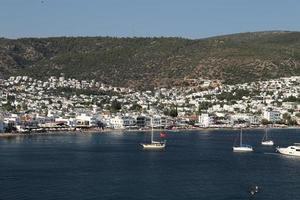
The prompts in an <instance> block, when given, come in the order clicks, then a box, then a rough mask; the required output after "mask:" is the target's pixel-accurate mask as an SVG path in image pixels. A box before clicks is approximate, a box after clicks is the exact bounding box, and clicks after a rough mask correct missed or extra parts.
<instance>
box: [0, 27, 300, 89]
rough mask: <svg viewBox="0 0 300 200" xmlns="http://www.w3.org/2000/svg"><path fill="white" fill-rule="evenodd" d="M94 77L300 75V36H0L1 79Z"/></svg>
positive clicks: (151, 80)
mask: <svg viewBox="0 0 300 200" xmlns="http://www.w3.org/2000/svg"><path fill="white" fill-rule="evenodd" d="M61 73H64V74H65V75H66V76H67V77H74V78H78V79H96V80H99V81H103V82H104V83H109V84H112V85H118V86H133V87H141V88H146V87H147V88H149V87H153V86H157V85H160V86H170V85H173V84H177V85H178V84H179V85H180V84H184V81H183V80H184V79H185V78H186V79H187V78H199V77H202V78H209V79H220V80H223V81H225V82H226V83H238V82H247V81H253V80H262V79H269V78H276V77H281V76H290V75H300V33H299V32H257V33H241V34H234V35H227V36H220V37H213V38H208V39H200V40H190V39H183V38H112V37H58V38H24V39H16V40H10V39H5V38H2V39H1V38H0V76H9V75H20V74H21V75H24V74H26V75H31V76H33V77H36V78H40V79H43V78H44V77H47V76H50V75H56V76H58V75H60V74H61Z"/></svg>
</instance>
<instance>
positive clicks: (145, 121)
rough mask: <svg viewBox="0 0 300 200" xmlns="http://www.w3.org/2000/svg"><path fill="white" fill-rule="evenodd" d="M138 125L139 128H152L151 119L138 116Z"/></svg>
mask: <svg viewBox="0 0 300 200" xmlns="http://www.w3.org/2000/svg"><path fill="white" fill-rule="evenodd" d="M136 125H137V126H138V127H139V128H143V127H150V126H151V118H150V117H147V116H138V117H137V118H136Z"/></svg>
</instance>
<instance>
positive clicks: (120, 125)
mask: <svg viewBox="0 0 300 200" xmlns="http://www.w3.org/2000/svg"><path fill="white" fill-rule="evenodd" d="M109 123H110V127H111V128H113V129H124V128H125V127H124V119H123V118H122V117H120V116H115V117H112V118H110V120H109Z"/></svg>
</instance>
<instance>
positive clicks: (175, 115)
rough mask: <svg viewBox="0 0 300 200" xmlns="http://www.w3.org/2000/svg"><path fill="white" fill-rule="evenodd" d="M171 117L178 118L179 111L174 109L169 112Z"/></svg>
mask: <svg viewBox="0 0 300 200" xmlns="http://www.w3.org/2000/svg"><path fill="white" fill-rule="evenodd" d="M169 115H170V116H171V117H177V116H178V112H177V109H174V108H172V109H171V110H170V112H169Z"/></svg>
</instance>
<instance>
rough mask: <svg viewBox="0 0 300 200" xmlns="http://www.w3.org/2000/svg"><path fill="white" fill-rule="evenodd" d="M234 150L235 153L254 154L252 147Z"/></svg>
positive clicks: (234, 148)
mask: <svg viewBox="0 0 300 200" xmlns="http://www.w3.org/2000/svg"><path fill="white" fill-rule="evenodd" d="M232 150H233V151H234V152H252V151H253V148H252V147H233V148H232Z"/></svg>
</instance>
